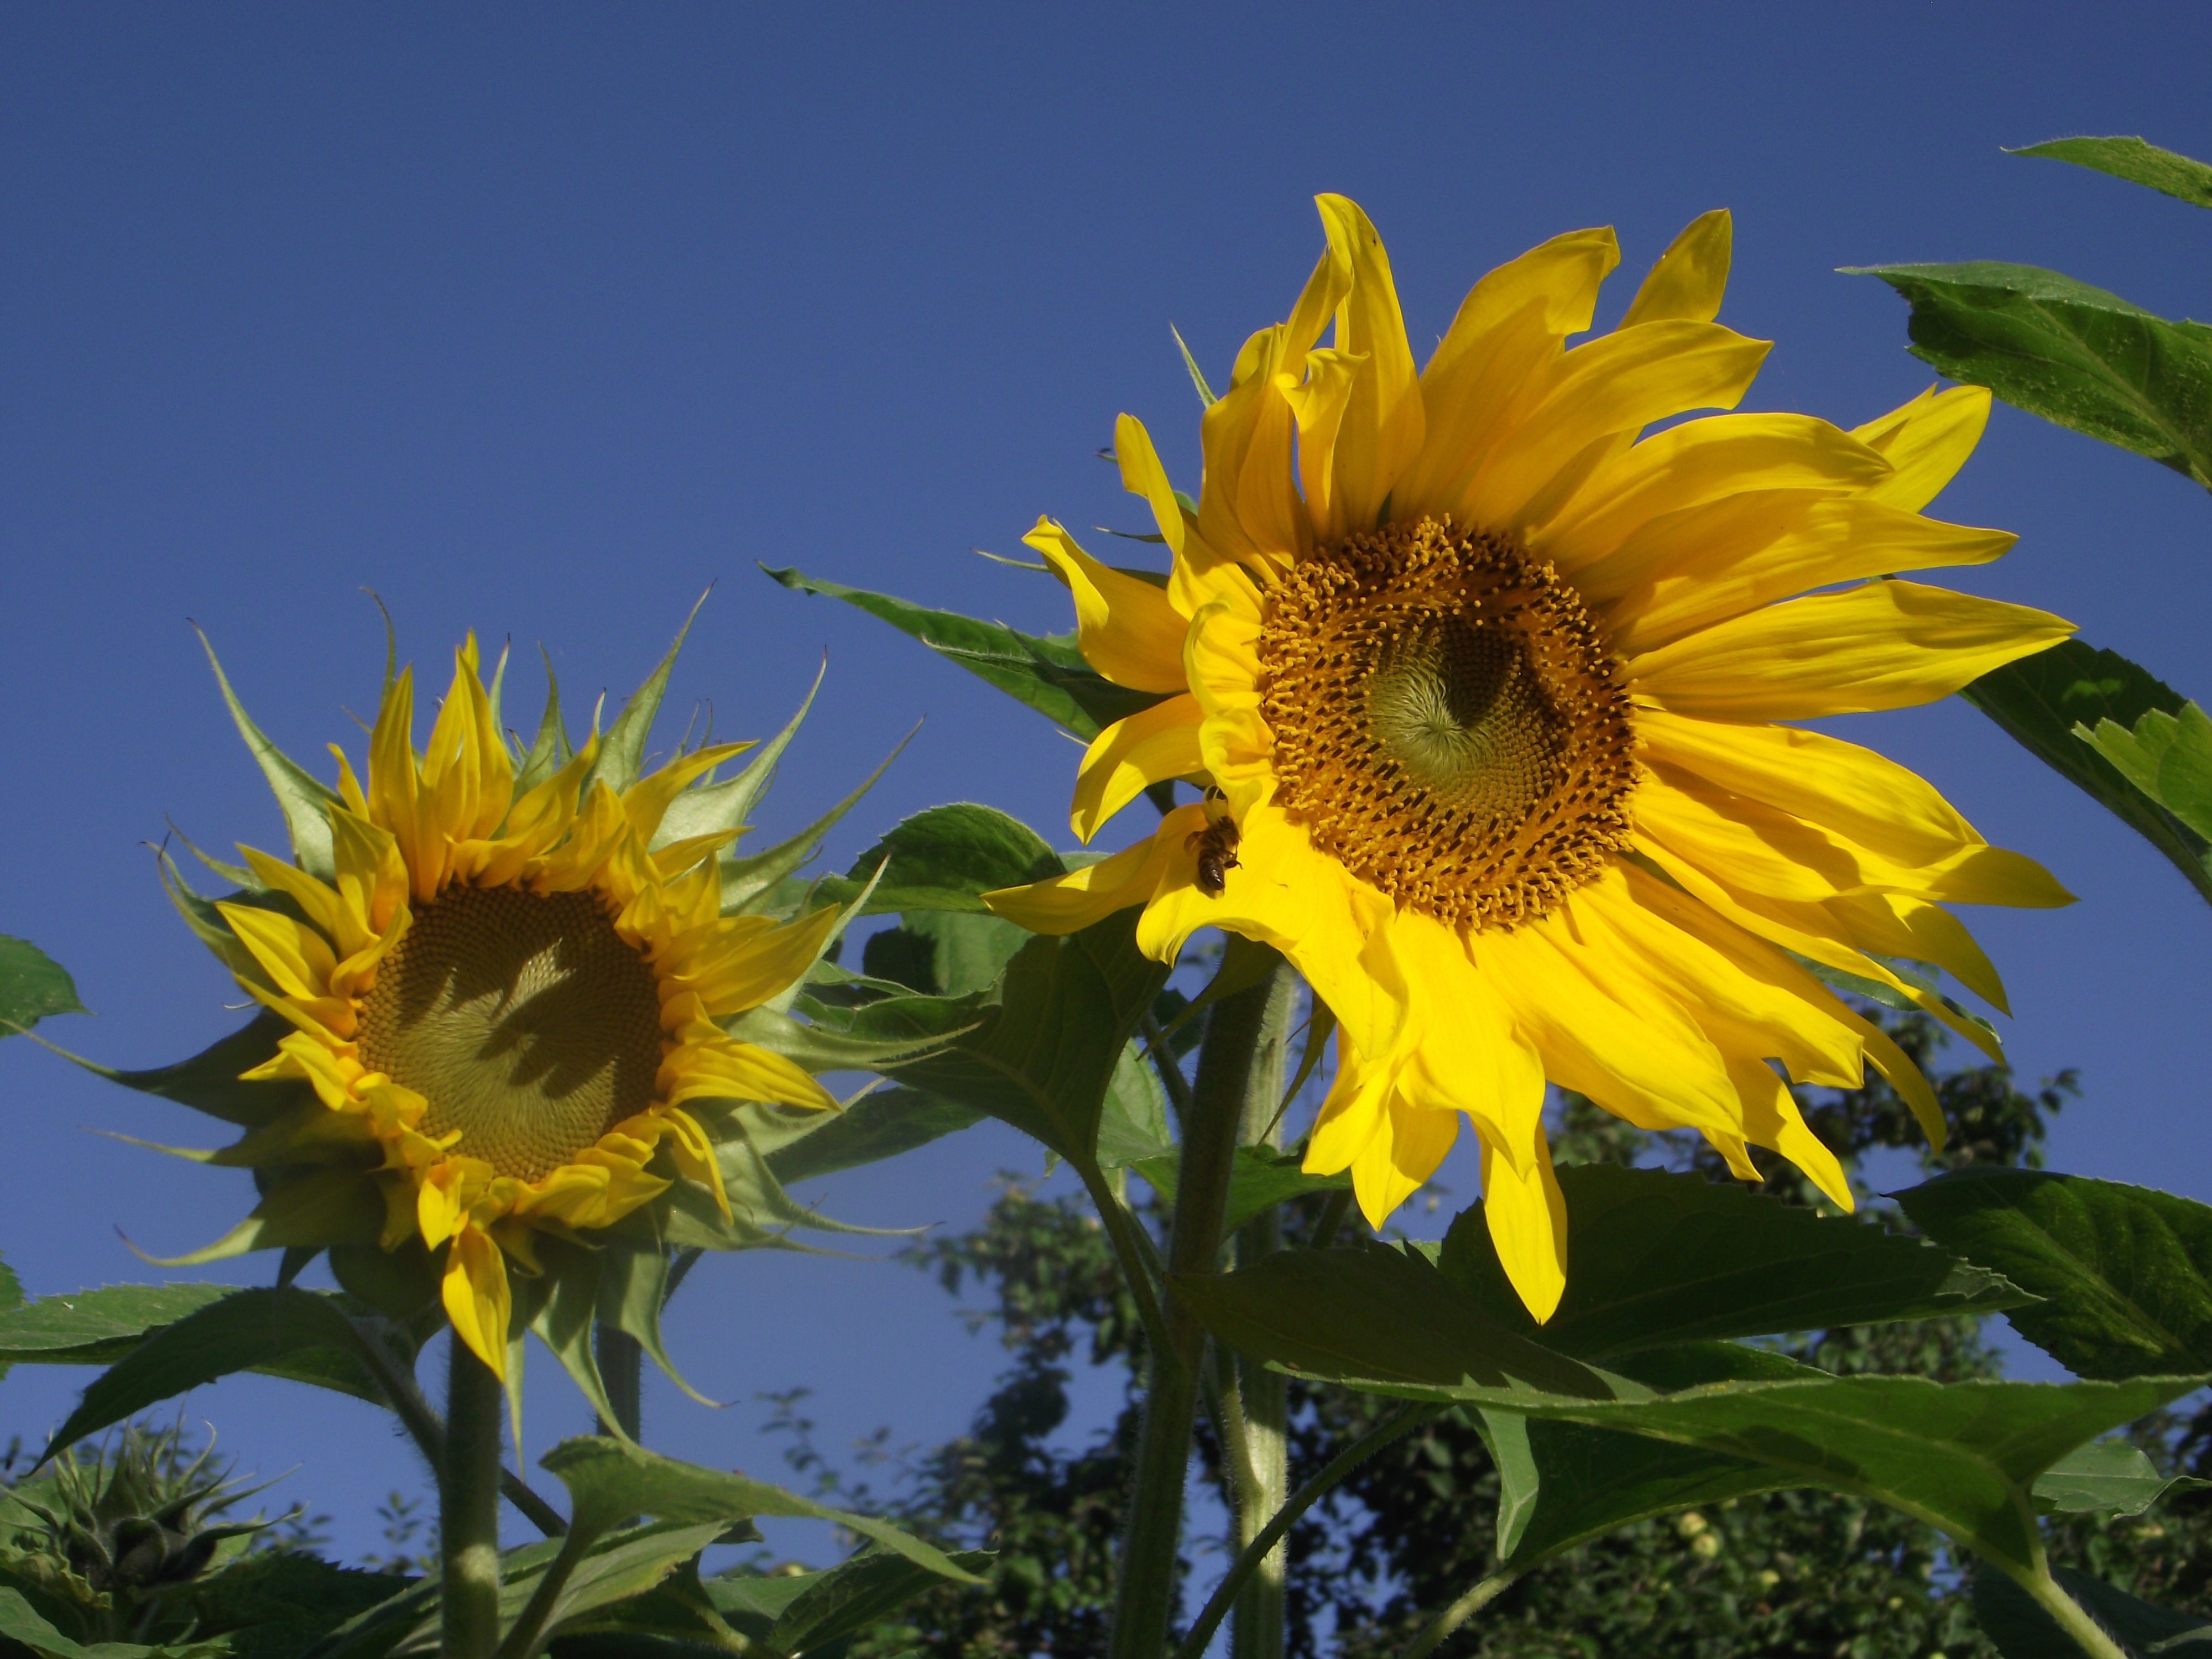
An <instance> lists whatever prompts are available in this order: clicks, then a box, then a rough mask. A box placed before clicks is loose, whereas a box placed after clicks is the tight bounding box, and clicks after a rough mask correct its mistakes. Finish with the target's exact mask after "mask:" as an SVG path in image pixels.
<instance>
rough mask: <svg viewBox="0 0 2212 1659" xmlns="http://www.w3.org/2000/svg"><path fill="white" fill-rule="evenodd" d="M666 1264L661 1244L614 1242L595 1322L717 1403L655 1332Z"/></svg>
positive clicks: (689, 1390)
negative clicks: (697, 1386) (686, 1374)
mask: <svg viewBox="0 0 2212 1659" xmlns="http://www.w3.org/2000/svg"><path fill="white" fill-rule="evenodd" d="M777 1190H778V1191H779V1192H781V1190H782V1189H781V1188H778V1189H777ZM669 1267H670V1262H669V1256H668V1252H667V1251H666V1250H665V1249H647V1250H634V1249H623V1248H621V1247H620V1246H618V1245H617V1246H613V1247H611V1248H610V1249H607V1250H606V1252H605V1254H604V1255H602V1256H601V1257H600V1259H599V1310H598V1319H599V1323H600V1324H602V1325H611V1326H612V1327H613V1328H615V1329H617V1330H618V1331H621V1332H623V1333H624V1334H626V1335H629V1336H631V1337H634V1338H635V1339H636V1340H637V1345H638V1346H639V1347H641V1348H642V1349H644V1350H645V1352H647V1354H648V1355H650V1356H651V1357H652V1359H653V1364H656V1365H658V1366H659V1367H660V1369H661V1372H662V1374H663V1375H665V1376H666V1377H667V1378H668V1380H669V1381H670V1382H671V1383H674V1384H675V1385H676V1386H677V1387H678V1388H679V1389H682V1390H683V1391H684V1393H685V1394H687V1395H690V1397H691V1398H692V1399H694V1400H696V1401H698V1402H699V1403H700V1404H701V1405H702V1406H720V1405H721V1404H722V1403H723V1402H722V1401H719V1400H709V1399H708V1397H707V1396H706V1395H703V1394H701V1393H700V1392H699V1390H698V1389H695V1388H693V1387H692V1386H691V1385H690V1383H687V1382H686V1381H684V1373H683V1372H681V1371H679V1370H677V1369H676V1362H675V1361H674V1360H673V1359H671V1358H669V1357H668V1346H667V1344H666V1343H665V1341H664V1340H662V1337H661V1334H660V1310H661V1309H662V1308H663V1307H665V1306H666V1305H667V1302H668V1294H669ZM605 1420H606V1421H609V1422H611V1421H613V1420H614V1419H611V1418H609V1419H605Z"/></svg>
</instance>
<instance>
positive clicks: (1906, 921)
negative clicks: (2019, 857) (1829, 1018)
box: [1822, 893, 2012, 1014]
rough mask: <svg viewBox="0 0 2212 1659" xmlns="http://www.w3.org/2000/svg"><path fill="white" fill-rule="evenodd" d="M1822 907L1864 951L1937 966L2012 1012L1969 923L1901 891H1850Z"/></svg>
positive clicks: (1988, 1000) (1992, 1004) (1994, 1005)
mask: <svg viewBox="0 0 2212 1659" xmlns="http://www.w3.org/2000/svg"><path fill="white" fill-rule="evenodd" d="M1822 908H1824V909H1826V911H1827V912H1828V914H1829V915H1832V916H1834V917H1836V918H1837V919H1838V921H1841V922H1842V923H1843V924H1844V937H1845V938H1847V939H1850V942H1851V943H1852V944H1853V945H1857V946H1858V948H1859V949H1860V950H1862V951H1872V952H1873V953H1874V954H1875V955H1876V956H1884V957H1904V958H1905V960H1906V961H1909V962H1930V963H1935V964H1936V966H1937V967H1938V968H1941V969H1943V970H1944V971H1945V972H1946V973H1948V974H1949V975H1951V976H1952V977H1953V978H1954V979H1956V980H1957V981H1959V983H1960V984H1961V985H1963V986H1965V987H1966V988H1967V989H1968V990H1969V991H1972V993H1973V994H1975V995H1976V996H1978V997H1980V998H1981V999H1983V1000H1984V1001H1986V1002H1988V1003H1989V1004H1990V1005H1991V1006H1993V1007H1995V1008H1996V1010H1997V1012H2000V1013H2005V1014H2008V1013H2010V1012H2012V1005H2011V1003H2010V1002H2009V1001H2008V1000H2007V998H2006V996H2005V988H2004V981H2003V980H2002V978H2001V977H2000V976H1999V975H1998V973H1997V970H1996V964H1995V963H1991V962H1990V959H1989V957H1988V956H1987V955H1986V954H1984V951H1983V950H1982V947H1981V946H1980V945H1978V944H1976V943H1975V942H1974V936H1973V935H1972V933H1968V932H1967V931H1966V923H1964V922H1963V921H1960V920H1959V919H1958V917H1956V916H1954V915H1952V914H1951V913H1950V912H1949V911H1948V910H1946V909H1945V908H1943V907H1942V905H1940V904H1936V903H1934V902H1930V901H1929V900H1927V899H1921V898H1913V897H1911V896H1908V895H1906V894H1903V893H1846V894H1842V895H1839V896H1837V897H1835V898H1832V899H1830V900H1829V901H1828V902H1826V904H1825V905H1824V906H1822Z"/></svg>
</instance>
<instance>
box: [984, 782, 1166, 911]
mask: <svg viewBox="0 0 2212 1659" xmlns="http://www.w3.org/2000/svg"><path fill="white" fill-rule="evenodd" d="M1205 818H1206V813H1205V810H1204V809H1203V808H1201V807H1197V806H1179V807H1177V808H1176V810H1175V811H1172V812H1170V813H1169V814H1168V816H1167V817H1164V818H1163V819H1162V820H1161V821H1160V827H1159V828H1158V829H1157V830H1155V831H1154V832H1153V833H1152V835H1151V836H1148V837H1146V839H1145V840H1143V841H1140V842H1137V843H1136V844H1135V845H1134V846H1132V847H1125V848H1122V849H1121V851H1120V852H1118V853H1116V854H1114V855H1113V856H1112V857H1111V858H1108V859H1102V860H1099V861H1098V862H1097V864H1086V865H1085V866H1083V867H1082V868H1081V869H1079V870H1071V871H1069V872H1067V874H1066V875H1064V876H1050V877H1048V878H1046V879H1044V880H1042V881H1036V882H1031V883H1030V884H1029V885H1027V886H1026V887H1001V888H1000V889H998V890H996V891H994V892H989V893H986V894H984V895H983V902H984V903H985V904H986V905H987V907H989V908H990V910H991V913H992V914H993V915H1000V916H1004V917H1006V920H1007V921H1011V922H1013V923H1015V924H1016V925H1017V926H1018V927H1026V928H1028V929H1029V930H1030V932H1031V933H1049V934H1054V935H1055V936H1056V935H1059V934H1061V933H1078V932H1080V931H1081V930H1082V929H1084V928H1085V927H1090V926H1091V923H1093V922H1095V921H1104V920H1105V919H1106V918H1107V917H1109V916H1110V915H1113V914H1114V913H1115V911H1116V910H1127V909H1128V908H1130V907H1131V906H1133V905H1138V904H1143V903H1145V902H1147V901H1148V900H1150V899H1151V897H1152V893H1153V890H1155V889H1156V888H1158V885H1159V884H1160V878H1161V877H1162V876H1163V875H1164V874H1165V873H1166V871H1167V866H1168V860H1170V858H1172V857H1174V856H1175V850H1174V849H1176V848H1178V847H1180V845H1181V844H1182V840H1183V839H1184V838H1185V837H1186V836H1190V835H1192V834H1194V833H1195V832H1197V831H1198V830H1200V829H1203V828H1205Z"/></svg>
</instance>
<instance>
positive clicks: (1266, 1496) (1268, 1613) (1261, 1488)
mask: <svg viewBox="0 0 2212 1659" xmlns="http://www.w3.org/2000/svg"><path fill="white" fill-rule="evenodd" d="M1267 989H1268V998H1267V1014H1266V1017H1265V1018H1264V1020H1263V1022H1262V1024H1261V1030H1260V1041H1259V1048H1258V1052H1257V1053H1256V1054H1255V1056H1254V1059H1253V1063H1252V1074H1251V1077H1250V1078H1249V1080H1248V1081H1247V1083H1246V1085H1245V1090H1244V1139H1245V1140H1246V1141H1247V1142H1248V1143H1249V1144H1253V1145H1258V1146H1279V1145H1280V1144H1281V1141H1282V1133H1283V1114H1282V1109H1281V1105H1280V1102H1281V1098H1282V1093H1283V1070H1284V1060H1285V1053H1286V1051H1287V1049H1288V1048H1289V1044H1290V1036H1291V1012H1292V1009H1293V1008H1294V1006H1295V1005H1296V1002H1297V997H1296V994H1295V992H1296V987H1295V984H1294V982H1293V981H1292V978H1291V974H1290V972H1289V971H1288V970H1287V969H1285V968H1280V967H1279V968H1277V969H1275V971H1274V973H1273V975H1270V976H1269V978H1268V981H1267ZM1282 1248H1283V1218H1282V1212H1281V1211H1280V1210H1279V1209H1278V1208H1276V1207H1274V1206H1269V1207H1268V1208H1267V1209H1266V1210H1264V1211H1262V1212H1261V1213H1260V1214H1259V1215H1258V1216H1257V1217H1256V1218H1254V1219H1253V1220H1251V1221H1249V1222H1248V1223H1247V1224H1246V1225H1244V1226H1243V1228H1242V1229H1241V1230H1240V1231H1238V1232H1237V1240H1236V1252H1237V1266H1238V1267H1250V1266H1253V1265H1254V1264H1255V1263H1257V1262H1258V1261H1261V1259H1262V1258H1264V1257H1267V1256H1270V1255H1273V1254H1274V1253H1275V1252H1276V1251H1278V1250H1279V1249H1282ZM1232 1367H1233V1369H1232V1370H1231V1375H1232V1376H1234V1378H1235V1387H1236V1390H1237V1396H1238V1402H1239V1404H1240V1405H1241V1407H1243V1420H1244V1436H1243V1439H1244V1452H1245V1459H1246V1463H1247V1468H1246V1474H1247V1480H1246V1481H1245V1482H1244V1486H1243V1494H1242V1501H1240V1502H1239V1504H1237V1547H1238V1548H1239V1549H1240V1550H1242V1549H1245V1548H1249V1547H1250V1546H1251V1545H1252V1543H1253V1541H1255V1539H1257V1538H1258V1537H1259V1535H1260V1534H1261V1532H1262V1531H1264V1530H1265V1529H1266V1528H1267V1524H1268V1522H1270V1521H1271V1520H1272V1519H1273V1517H1274V1516H1275V1515H1276V1513H1277V1512H1278V1511H1279V1510H1281V1509H1282V1507H1283V1505H1284V1504H1285V1501H1286V1500H1287V1499H1288V1498H1289V1497H1290V1492H1291V1455H1290V1404H1291V1395H1290V1379H1289V1378H1288V1377H1286V1376H1284V1375H1283V1374H1282V1373H1281V1372H1280V1371H1273V1370H1268V1369H1267V1367H1266V1366H1265V1365H1263V1364H1260V1363H1259V1362H1258V1361H1256V1360H1252V1359H1247V1358H1242V1357H1239V1358H1237V1359H1235V1360H1234V1361H1233V1362H1232ZM1289 1569H1290V1546H1289V1545H1288V1544H1287V1543H1286V1542H1284V1541H1280V1540H1278V1541H1277V1542H1276V1543H1275V1545H1274V1546H1273V1547H1272V1548H1270V1549H1268V1550H1267V1553H1266V1554H1264V1555H1263V1556H1261V1559H1260V1563H1259V1565H1258V1567H1257V1568H1256V1569H1255V1571H1254V1572H1253V1574H1252V1577H1251V1578H1250V1579H1249V1581H1248V1582H1247V1583H1246V1584H1245V1586H1244V1589H1243V1592H1242V1593H1241V1594H1240V1595H1238V1596H1237V1611H1236V1624H1235V1626H1233V1627H1232V1631H1231V1638H1230V1653H1231V1656H1232V1659H1281V1655H1282V1652H1283V1644H1284V1638H1285V1625H1284V1617H1283V1596H1284V1589H1285V1582H1286V1580H1287V1577H1288V1573H1289Z"/></svg>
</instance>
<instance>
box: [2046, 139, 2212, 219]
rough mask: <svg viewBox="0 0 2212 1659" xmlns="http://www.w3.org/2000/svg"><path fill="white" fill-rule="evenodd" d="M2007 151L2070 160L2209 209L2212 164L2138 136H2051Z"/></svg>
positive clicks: (2210, 204)
mask: <svg viewBox="0 0 2212 1659" xmlns="http://www.w3.org/2000/svg"><path fill="white" fill-rule="evenodd" d="M2010 153H2011V154H2012V155H2042V156H2047V157H2049V158H2050V159H2051V161H2071V162H2072V163H2073V164H2074V165H2075V167H2088V168H2091V169H2092V170H2093V171H2095V172H2098V173H2110V174H2112V177H2113V178H2115V179H2126V180H2127V181H2128V182H2129V183H2130V184H2134V185H2148V186H2149V187H2150V188H2151V189H2153V190H2155V191H2163V192H2164V193H2165V194H2166V195H2168V196H2172V197H2176V198H2177V199H2179V200H2180V201H2184V202H2191V203H2194V204H2196V205H2197V206H2198V207H2201V208H2212V167H2206V166H2205V165H2204V163H2203V162H2202V161H2194V160H2192V159H2191V158H2190V157H2189V156H2186V155H2177V154H2176V153H2175V152H2174V151H2172V150H2170V149H2160V148H2159V147H2158V146H2157V145H2156V144H2153V143H2145V142H2144V141H2143V140H2142V139H2141V138H2051V139H2048V140H2046V141H2045V142H2044V143H2040V144H2027V145H2025V146H2023V147H2022V148H2021V149H2016V150H2013V151H2011V152H2010Z"/></svg>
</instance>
